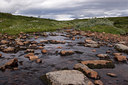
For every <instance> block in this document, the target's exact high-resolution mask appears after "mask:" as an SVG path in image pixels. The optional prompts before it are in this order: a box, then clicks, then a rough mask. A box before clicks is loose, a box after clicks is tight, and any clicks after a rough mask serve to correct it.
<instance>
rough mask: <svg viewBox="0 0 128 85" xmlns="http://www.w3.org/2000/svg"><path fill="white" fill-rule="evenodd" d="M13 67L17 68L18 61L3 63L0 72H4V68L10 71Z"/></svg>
mask: <svg viewBox="0 0 128 85" xmlns="http://www.w3.org/2000/svg"><path fill="white" fill-rule="evenodd" d="M14 67H18V59H17V58H14V59H11V60H10V61H8V62H7V63H5V64H4V65H3V66H1V67H0V70H5V69H6V68H9V69H12V68H14Z"/></svg>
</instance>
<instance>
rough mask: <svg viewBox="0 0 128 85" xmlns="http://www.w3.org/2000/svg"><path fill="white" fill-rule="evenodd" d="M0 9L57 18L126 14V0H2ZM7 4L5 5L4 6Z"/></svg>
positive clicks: (127, 6)
mask: <svg viewBox="0 0 128 85" xmlns="http://www.w3.org/2000/svg"><path fill="white" fill-rule="evenodd" d="M2 1H3V2H2V3H0V11H3V12H12V13H13V14H21V15H28V16H29V15H31V16H42V17H43V18H52V19H59V20H64V19H65V20H66V19H67V20H69V19H75V18H86V17H102V16H108V17H110V16H127V15H128V0H63V1H62V0H27V1H26V0H22V1H20V0H2ZM4 4H5V5H8V6H7V7H4Z"/></svg>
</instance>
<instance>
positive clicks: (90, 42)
mask: <svg viewBox="0 0 128 85" xmlns="http://www.w3.org/2000/svg"><path fill="white" fill-rule="evenodd" d="M85 43H89V44H97V42H95V41H93V40H91V39H86V40H85Z"/></svg>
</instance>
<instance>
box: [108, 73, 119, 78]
mask: <svg viewBox="0 0 128 85" xmlns="http://www.w3.org/2000/svg"><path fill="white" fill-rule="evenodd" d="M107 75H108V76H111V77H117V75H116V74H114V73H107Z"/></svg>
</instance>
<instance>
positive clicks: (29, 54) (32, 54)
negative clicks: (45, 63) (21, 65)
mask: <svg viewBox="0 0 128 85" xmlns="http://www.w3.org/2000/svg"><path fill="white" fill-rule="evenodd" d="M29 56H34V53H28V54H27V55H25V56H24V57H25V58H28V57H29Z"/></svg>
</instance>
